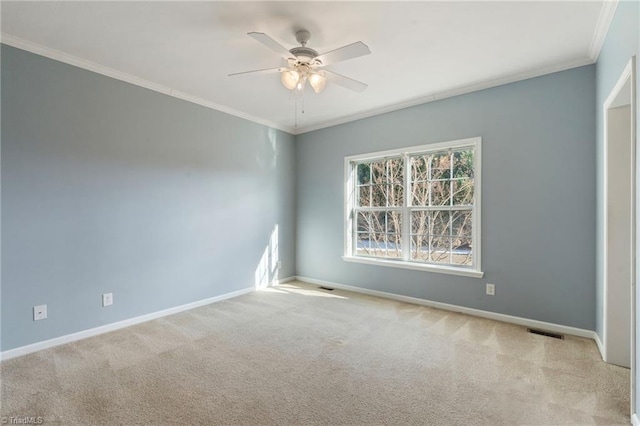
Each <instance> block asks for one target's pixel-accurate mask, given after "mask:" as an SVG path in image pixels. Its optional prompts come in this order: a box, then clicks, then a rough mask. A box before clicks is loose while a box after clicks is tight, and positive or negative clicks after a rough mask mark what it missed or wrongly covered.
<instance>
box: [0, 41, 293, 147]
mask: <svg viewBox="0 0 640 426" xmlns="http://www.w3.org/2000/svg"><path fill="white" fill-rule="evenodd" d="M0 42H1V43H2V44H6V45H7V46H12V47H15V48H17V49H21V50H26V51H27V52H31V53H34V54H36V55H40V56H44V57H46V58H49V59H54V60H56V61H59V62H63V63H65V64H68V65H73V66H75V67H78V68H82V69H85V70H88V71H92V72H95V73H97V74H101V75H104V76H107V77H111V78H114V79H116V80H120V81H124V82H126V83H130V84H134V85H136V86H140V87H144V88H145V89H149V90H153V91H154V92H158V93H162V94H163V95H168V96H172V97H174V98H177V99H181V100H183V101H187V102H191V103H194V104H197V105H200V106H203V107H206V108H209V109H212V110H215V111H219V112H223V113H225V114H229V115H233V116H234V117H238V118H242V119H244V120H248V121H252V122H254V123H257V124H261V125H263V126H267V127H272V128H274V129H278V130H282V131H283V132H287V133H290V134H295V129H294V128H292V127H288V126H282V125H279V124H277V123H274V122H272V121H269V120H264V119H262V118H259V117H255V116H252V115H249V114H246V113H244V112H241V111H238V110H235V109H233V108H229V107H226V106H224V105H220V104H217V103H215V102H211V101H209V100H206V99H203V98H200V97H198V96H194V95H191V94H189V93H185V92H181V91H179V90H176V89H173V88H171V87H168V86H164V85H162V84H158V83H154V82H153V81H150V80H146V79H144V78H141V77H137V76H135V75H133V74H128V73H126V72H122V71H118V70H116V69H113V68H109V67H107V66H104V65H101V64H98V63H96V62H92V61H88V60H86V59H82V58H79V57H77V56H73V55H69V54H67V53H64V52H61V51H59V50H56V49H52V48H50V47H47V46H42V45H40V44H37V43H34V42H31V41H28V40H25V39H22V38H20V37H16V36H14V35H11V34H7V33H0Z"/></svg>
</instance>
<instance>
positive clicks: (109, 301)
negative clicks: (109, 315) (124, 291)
mask: <svg viewBox="0 0 640 426" xmlns="http://www.w3.org/2000/svg"><path fill="white" fill-rule="evenodd" d="M110 305H113V293H104V294H103V295H102V306H110Z"/></svg>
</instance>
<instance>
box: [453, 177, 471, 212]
mask: <svg viewBox="0 0 640 426" xmlns="http://www.w3.org/2000/svg"><path fill="white" fill-rule="evenodd" d="M472 204H473V179H460V180H456V181H453V205H455V206H470V205H472Z"/></svg>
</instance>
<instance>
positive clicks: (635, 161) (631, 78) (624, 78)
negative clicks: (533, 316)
mask: <svg viewBox="0 0 640 426" xmlns="http://www.w3.org/2000/svg"><path fill="white" fill-rule="evenodd" d="M635 62H636V58H635V56H633V57H632V58H631V59H630V60H629V63H628V64H627V66H626V67H625V69H624V71H623V72H622V74H621V75H620V78H619V79H618V81H617V83H616V84H615V86H614V87H613V89H612V90H611V93H610V94H609V96H608V97H607V99H606V100H605V102H604V104H603V122H604V169H603V170H604V172H603V175H604V197H603V208H604V216H603V218H604V219H603V222H604V236H603V237H604V238H603V284H604V289H603V342H602V343H603V346H604V351H603V352H602V356H603V359H604V360H605V361H608V360H607V354H608V352H609V349H610V346H609V344H610V342H609V341H608V340H609V339H607V334H608V329H607V310H608V306H607V305H608V298H607V293H608V286H609V283H608V245H607V244H608V212H607V210H608V201H609V194H608V181H609V170H608V155H609V134H608V130H609V128H608V110H609V109H610V108H613V107H616V106H617V105H613V103H614V101H615V100H616V98H617V97H618V96H619V95H620V94H622V93H623V90H630V106H631V108H630V109H631V111H630V113H631V147H630V148H631V156H630V161H631V194H630V196H631V211H630V218H631V224H630V226H631V247H630V248H629V249H630V252H631V253H630V257H631V288H630V304H631V306H630V308H631V327H630V329H631V336H630V337H631V348H630V350H631V354H630V356H631V359H630V361H631V362H630V364H631V392H630V396H631V401H630V402H631V404H630V406H631V414H632V415H633V413H635V411H636V407H635V395H634V393H635V371H636V270H637V268H636V253H640V247H638V243H640V238H639V237H638V235H637V227H636V212H637V211H640V208H638V206H637V203H638V201H639V200H640V196H639V195H636V194H637V192H636V191H637V188H638V187H639V185H637V184H636V179H637V173H636V171H637V168H638V165H639V164H640V161H639V160H640V159H639V158H637V156H638V154H639V151H640V150H638V149H637V147H636V144H637V138H636V96H635V92H636V88H635V85H636V64H635ZM627 84H629V85H628V86H627ZM625 105H626V104H625ZM612 308H613V307H612Z"/></svg>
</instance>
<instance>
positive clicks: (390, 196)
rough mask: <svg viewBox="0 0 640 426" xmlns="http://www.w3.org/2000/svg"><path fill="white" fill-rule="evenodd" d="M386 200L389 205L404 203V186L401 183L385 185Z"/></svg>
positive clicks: (397, 205)
mask: <svg viewBox="0 0 640 426" xmlns="http://www.w3.org/2000/svg"><path fill="white" fill-rule="evenodd" d="M387 201H388V203H389V206H391V207H401V206H402V205H403V204H404V188H403V187H402V186H401V185H387Z"/></svg>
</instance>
